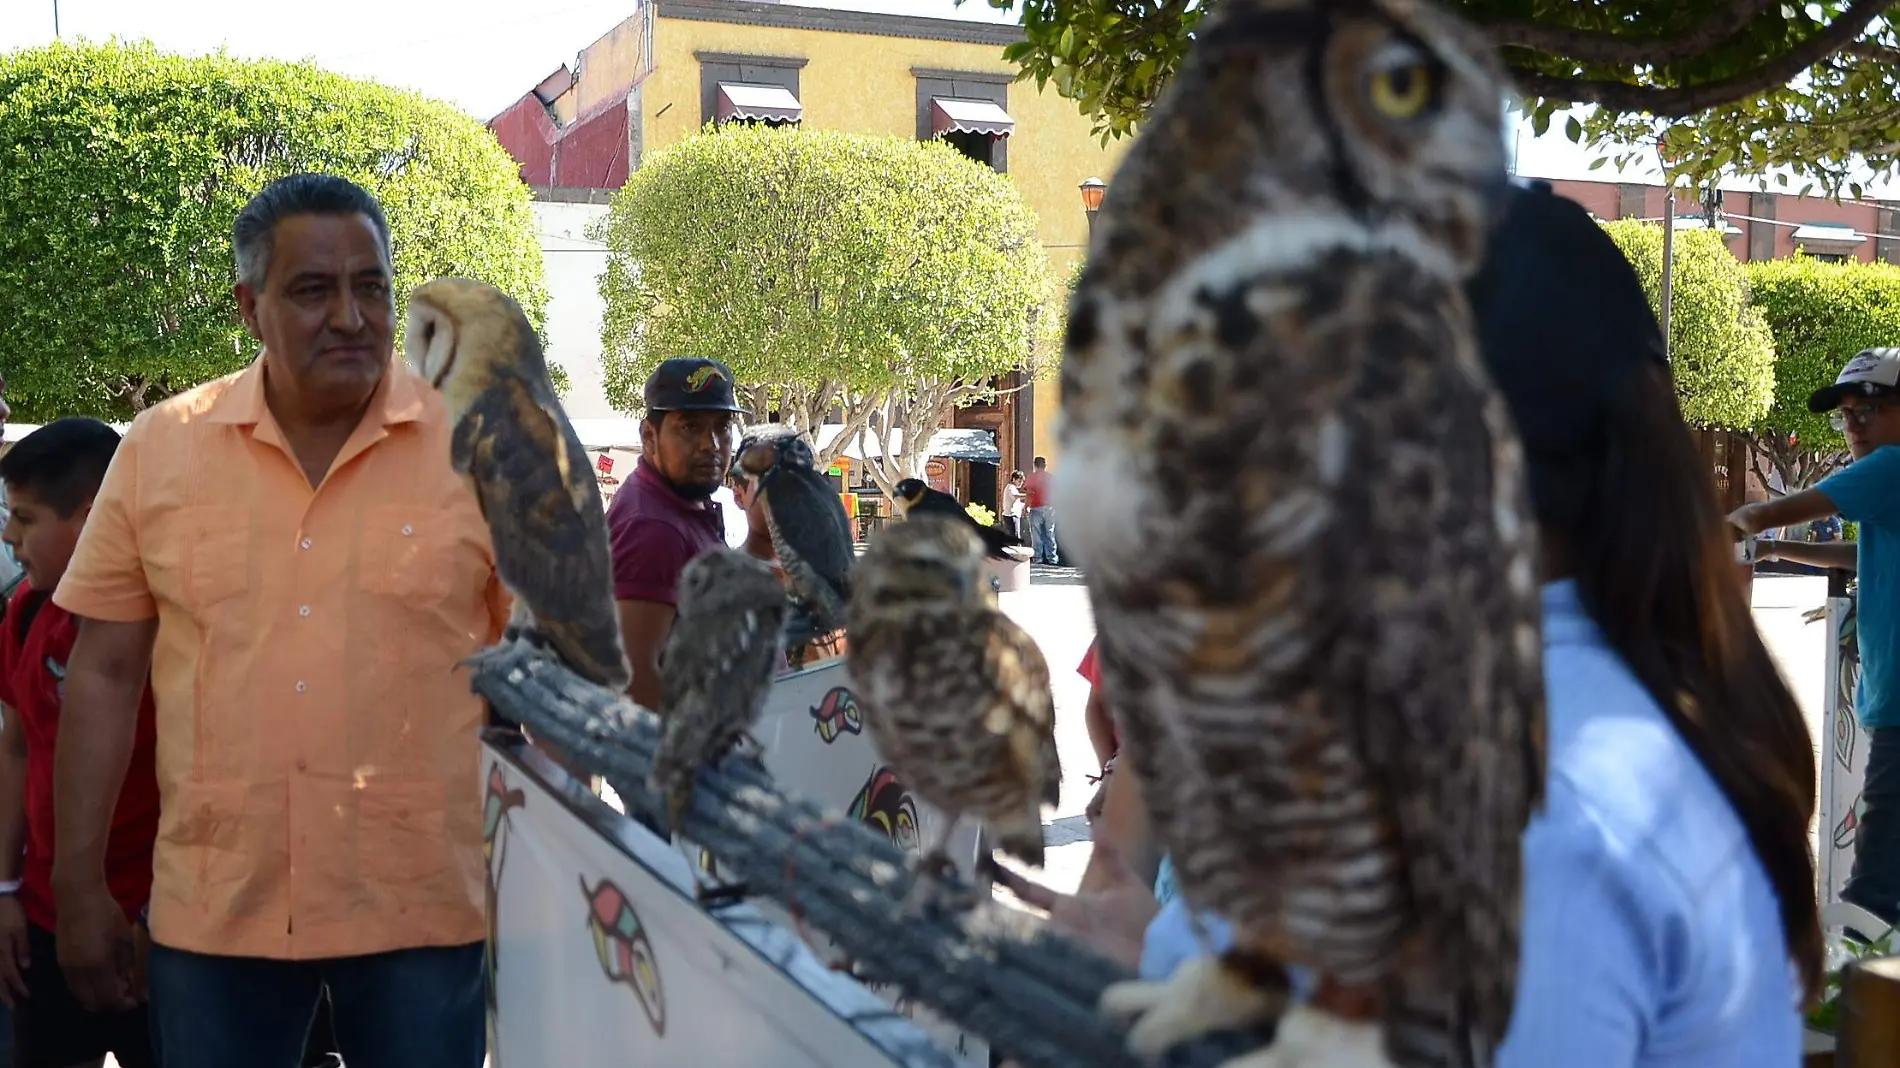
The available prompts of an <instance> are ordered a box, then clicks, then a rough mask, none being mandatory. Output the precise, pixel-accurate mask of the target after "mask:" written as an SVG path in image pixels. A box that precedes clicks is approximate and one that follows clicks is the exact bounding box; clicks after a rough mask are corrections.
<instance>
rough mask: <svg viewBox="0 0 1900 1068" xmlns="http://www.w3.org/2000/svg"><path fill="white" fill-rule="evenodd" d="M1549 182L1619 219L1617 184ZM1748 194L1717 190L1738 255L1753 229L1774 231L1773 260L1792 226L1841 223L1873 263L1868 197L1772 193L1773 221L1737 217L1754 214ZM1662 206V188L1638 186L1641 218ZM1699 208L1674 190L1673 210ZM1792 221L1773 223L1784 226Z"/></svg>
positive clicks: (1744, 255) (1876, 222)
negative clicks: (1733, 229) (1851, 230)
mask: <svg viewBox="0 0 1900 1068" xmlns="http://www.w3.org/2000/svg"><path fill="white" fill-rule="evenodd" d="M1550 184H1551V186H1552V187H1553V188H1554V189H1555V190H1556V191H1557V192H1558V193H1560V194H1562V195H1564V196H1566V197H1569V198H1570V199H1572V200H1574V201H1576V202H1577V203H1579V204H1582V205H1583V206H1584V208H1585V209H1587V210H1588V211H1589V212H1590V213H1591V214H1593V215H1595V216H1597V217H1598V218H1600V219H1620V218H1623V217H1624V216H1623V212H1622V210H1621V208H1622V187H1621V185H1620V184H1619V183H1616V182H1594V181H1577V180H1573V179H1567V178H1559V179H1553V180H1552V181H1551V183H1550ZM1752 201H1753V198H1752V197H1751V196H1750V195H1749V194H1748V193H1745V192H1736V191H1733V190H1725V191H1724V192H1723V193H1722V210H1723V211H1724V212H1727V213H1729V224H1730V225H1732V226H1735V227H1738V228H1740V229H1741V231H1742V232H1741V233H1739V234H1735V235H1733V236H1731V237H1730V238H1729V239H1728V247H1729V251H1731V252H1733V253H1735V255H1736V257H1737V258H1739V259H1744V260H1746V259H1748V258H1749V255H1748V250H1749V240H1750V238H1751V237H1752V236H1753V231H1754V230H1755V229H1756V228H1757V227H1765V228H1767V229H1768V230H1770V231H1772V232H1773V233H1774V235H1775V256H1774V258H1776V259H1782V258H1784V257H1788V256H1792V255H1794V248H1795V242H1794V231H1795V226H1798V225H1802V224H1806V223H1845V224H1846V225H1848V226H1852V227H1853V228H1854V232H1855V233H1858V234H1861V235H1863V236H1865V237H1866V238H1867V240H1865V241H1863V242H1861V243H1860V244H1859V245H1856V246H1854V250H1853V252H1854V258H1856V259H1859V260H1864V261H1870V262H1871V261H1872V260H1873V259H1874V258H1875V241H1874V235H1875V234H1877V233H1878V232H1879V229H1880V208H1879V205H1877V204H1875V203H1873V202H1871V201H1850V202H1848V203H1840V202H1837V201H1833V200H1829V199H1827V198H1826V197H1820V196H1805V197H1804V196H1799V195H1796V194H1793V193H1777V194H1775V200H1774V205H1775V206H1774V219H1775V222H1754V221H1751V220H1749V219H1744V218H1736V217H1735V216H1738V215H1754V214H1755V211H1754V209H1753V207H1752ZM1663 210H1664V201H1663V190H1662V187H1661V186H1659V185H1658V186H1645V187H1643V197H1642V210H1641V214H1638V215H1634V216H1633V217H1635V218H1640V219H1656V220H1659V221H1660V220H1661V218H1662V215H1663ZM1701 211H1702V203H1701V201H1700V200H1699V199H1698V198H1697V197H1696V196H1694V195H1685V194H1683V193H1680V192H1679V193H1677V195H1676V214H1678V215H1697V214H1700V213H1701ZM1788 223H1792V224H1794V225H1778V224H1788Z"/></svg>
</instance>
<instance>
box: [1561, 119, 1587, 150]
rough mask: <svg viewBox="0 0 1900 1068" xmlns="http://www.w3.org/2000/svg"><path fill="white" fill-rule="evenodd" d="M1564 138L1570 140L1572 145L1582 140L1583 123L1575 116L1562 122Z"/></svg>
mask: <svg viewBox="0 0 1900 1068" xmlns="http://www.w3.org/2000/svg"><path fill="white" fill-rule="evenodd" d="M1564 136H1566V137H1568V138H1570V140H1571V141H1572V142H1573V143H1579V142H1581V141H1582V140H1583V123H1582V122H1580V121H1579V120H1578V119H1577V117H1576V116H1575V115H1572V116H1570V118H1568V119H1566V120H1565V121H1564Z"/></svg>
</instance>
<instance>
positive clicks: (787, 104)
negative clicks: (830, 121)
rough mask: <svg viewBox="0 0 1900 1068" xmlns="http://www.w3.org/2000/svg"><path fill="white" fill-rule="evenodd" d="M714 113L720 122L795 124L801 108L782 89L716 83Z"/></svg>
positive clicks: (803, 113)
mask: <svg viewBox="0 0 1900 1068" xmlns="http://www.w3.org/2000/svg"><path fill="white" fill-rule="evenodd" d="M717 114H718V116H719V121H720V122H730V121H731V120H733V119H744V120H750V121H753V122H797V121H799V120H800V119H802V118H804V116H805V105H803V104H800V103H799V102H798V98H797V97H795V96H793V95H792V92H791V90H789V89H786V88H785V87H783V86H779V85H745V84H742V83H739V82H720V83H719V108H718V111H717Z"/></svg>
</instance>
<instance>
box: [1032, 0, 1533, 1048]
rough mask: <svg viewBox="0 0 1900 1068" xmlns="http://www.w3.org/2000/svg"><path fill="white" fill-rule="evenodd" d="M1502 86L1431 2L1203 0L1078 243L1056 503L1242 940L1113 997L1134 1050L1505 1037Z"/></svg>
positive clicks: (1473, 1041)
mask: <svg viewBox="0 0 1900 1068" xmlns="http://www.w3.org/2000/svg"><path fill="white" fill-rule="evenodd" d="M1506 91H1507V86H1506V83H1505V80H1504V77H1503V74H1502V71H1501V68H1500V66H1499V64H1498V62H1497V60H1496V59H1495V57H1494V56H1493V55H1492V54H1491V50H1490V48H1489V46H1488V44H1487V43H1486V41H1485V40H1484V39H1483V38H1482V37H1481V36H1479V35H1478V34H1477V33H1476V32H1474V31H1473V30H1472V29H1471V28H1469V27H1467V26H1465V25H1464V24H1462V23H1460V22H1457V21H1455V20H1454V19H1453V18H1451V17H1450V16H1448V15H1446V14H1444V13H1443V12H1441V11H1440V10H1438V9H1437V8H1435V7H1433V6H1431V5H1430V4H1426V3H1421V2H1417V0H1226V2H1224V3H1223V4H1222V5H1221V6H1220V8H1219V9H1218V11H1217V12H1216V13H1215V14H1213V15H1211V16H1210V17H1209V18H1208V20H1207V21H1206V22H1205V23H1203V25H1202V27H1201V30H1200V32H1199V33H1198V34H1197V39H1196V42H1195V45H1194V51H1193V54H1192V55H1191V57H1190V59H1189V60H1188V62H1187V63H1186V64H1185V66H1184V68H1183V70H1182V72H1181V74H1180V75H1179V77H1178V79H1177V80H1176V82H1175V83H1174V85H1173V86H1172V87H1171V89H1170V90H1169V91H1168V92H1167V93H1166V94H1165V96H1164V99H1163V100H1162V101H1161V102H1160V103H1159V104H1158V105H1157V107H1156V110H1155V112H1154V113H1153V114H1152V115H1151V116H1150V117H1149V118H1148V120H1147V121H1146V122H1145V123H1144V124H1143V128H1142V129H1143V132H1142V134H1141V136H1140V138H1139V139H1138V140H1137V142H1136V143H1135V144H1134V146H1133V147H1132V149H1131V150H1130V152H1129V154H1128V156H1127V158H1126V160H1125V162H1124V163H1123V164H1122V166H1121V168H1120V170H1119V171H1118V173H1117V175H1116V180H1115V183H1114V185H1113V187H1112V189H1111V190H1110V192H1109V194H1108V199H1107V202H1106V203H1105V204H1104V206H1103V208H1102V212H1101V215H1100V217H1099V218H1098V220H1097V222H1096V227H1095V234H1094V238H1093V244H1092V245H1091V249H1090V254H1089V258H1088V263H1087V267H1086V269H1085V271H1084V273H1083V276H1082V278H1081V280H1080V283H1079V285H1078V287H1077V290H1076V292H1075V295H1074V298H1073V302H1072V306H1071V309H1070V318H1069V323H1068V328H1067V338H1066V349H1067V353H1066V356H1065V357H1064V360H1063V365H1062V414H1061V419H1062V422H1061V428H1060V440H1061V444H1062V450H1063V451H1062V456H1063V458H1064V464H1063V466H1062V467H1061V468H1060V469H1059V471H1058V473H1057V475H1056V478H1055V499H1054V505H1055V507H1056V509H1057V513H1058V515H1060V516H1061V518H1062V529H1063V530H1064V531H1065V532H1067V533H1066V534H1065V535H1064V539H1063V547H1064V548H1065V549H1074V551H1075V553H1076V556H1077V557H1078V558H1079V560H1080V562H1081V565H1082V569H1083V574H1084V577H1085V581H1086V582H1087V584H1088V589H1089V595H1090V599H1091V602H1092V604H1093V606H1094V610H1095V618H1096V623H1097V626H1098V629H1099V636H1098V642H1099V644H1098V655H1099V663H1100V671H1101V680H1100V685H1101V689H1102V692H1103V693H1104V695H1105V696H1106V698H1107V700H1108V703H1109V704H1110V706H1111V707H1112V709H1113V711H1114V713H1115V715H1116V716H1117V718H1118V720H1119V722H1120V724H1121V727H1122V732H1123V738H1124V741H1125V744H1126V745H1127V746H1128V748H1129V752H1130V753H1131V755H1132V756H1134V757H1135V758H1136V759H1135V761H1134V767H1135V769H1136V772H1137V774H1138V775H1139V777H1140V783H1141V787H1142V794H1143V797H1144V799H1145V800H1146V801H1147V803H1148V805H1149V807H1150V809H1151V815H1152V817H1153V820H1154V827H1155V829H1156V833H1157V834H1158V836H1159V838H1160V840H1161V843H1162V844H1163V845H1164V846H1165V848H1166V849H1167V850H1168V851H1169V853H1170V854H1171V855H1172V857H1173V860H1174V863H1175V866H1176V869H1177V872H1178V875H1179V879H1180V885H1181V890H1182V893H1183V894H1184V895H1185V897H1186V899H1187V900H1188V902H1189V903H1190V904H1191V905H1193V906H1195V907H1197V908H1201V909H1208V910H1212V911H1214V912H1216V913H1219V914H1221V915H1222V916H1224V917H1225V918H1226V919H1228V920H1230V921H1231V922H1232V923H1233V924H1234V926H1235V930H1236V935H1237V937H1236V942H1235V946H1234V948H1233V950H1232V951H1230V952H1229V953H1227V954H1226V955H1224V956H1223V957H1221V958H1219V959H1214V960H1208V961H1203V962H1200V963H1197V964H1194V965H1190V966H1188V967H1185V968H1183V969H1182V970H1181V971H1180V972H1179V973H1177V974H1176V976H1174V977H1173V979H1171V980H1169V981H1167V982H1163V983H1155V984H1145V983H1134V984H1122V985H1117V986H1115V987H1112V988H1111V989H1110V990H1109V991H1108V992H1107V993H1106V994H1105V995H1104V998H1103V1009H1104V1011H1106V1012H1108V1013H1109V1014H1111V1015H1113V1016H1116V1017H1118V1018H1122V1019H1132V1020H1133V1021H1134V1025H1133V1027H1132V1029H1131V1030H1130V1032H1129V1041H1130V1045H1131V1047H1133V1048H1134V1050H1135V1051H1136V1052H1138V1053H1141V1054H1144V1055H1149V1056H1153V1055H1156V1054H1158V1053H1159V1052H1160V1051H1162V1050H1164V1049H1166V1048H1168V1047H1169V1046H1171V1045H1173V1044H1175V1043H1176V1042H1178V1041H1181V1040H1183V1039H1185V1038H1188V1037H1191V1036H1194V1035H1197V1034H1200V1033H1202V1032H1205V1031H1209V1030H1213V1029H1215V1028H1219V1027H1225V1026H1237V1025H1241V1024H1246V1023H1253V1022H1259V1021H1263V1020H1267V1019H1272V1018H1274V1017H1275V1016H1276V1015H1278V1014H1279V1013H1281V1012H1282V1011H1283V1010H1284V1013H1285V1015H1284V1016H1283V1017H1281V1018H1280V1019H1279V1025H1278V1028H1277V1034H1276V1038H1275V1041H1274V1043H1273V1044H1272V1045H1271V1046H1270V1047H1267V1048H1265V1049H1262V1050H1258V1051H1255V1052H1253V1053H1251V1054H1248V1055H1247V1056H1245V1057H1242V1058H1240V1059H1238V1060H1236V1061H1234V1062H1231V1063H1232V1065H1233V1066H1235V1068H1239V1066H1242V1065H1244V1066H1246V1068H1308V1066H1312V1068H1317V1066H1319V1065H1328V1066H1331V1065H1339V1066H1351V1068H1367V1066H1374V1065H1389V1064H1397V1065H1402V1066H1405V1068H1428V1066H1429V1068H1438V1066H1448V1065H1457V1066H1475V1065H1484V1064H1488V1063H1489V1062H1490V1059H1491V1056H1492V1052H1493V1051H1494V1050H1495V1049H1496V1048H1497V1047H1498V1045H1499V1044H1500V1042H1501V1041H1502V1039H1503V1036H1504V1034H1505V1030H1506V1028H1507V1025H1508V1023H1509V1021H1510V1017H1511V1011H1512V1005H1513V999H1514V996H1515V989H1516V977H1517V949H1518V947H1517V940H1518V925H1519V919H1520V899H1521V891H1522V876H1521V871H1520V867H1521V855H1520V846H1519V842H1520V837H1521V835H1522V832H1523V830H1524V828H1525V826H1526V824H1527V822H1528V820H1529V818H1530V816H1531V814H1532V812H1533V810H1534V809H1535V807H1536V806H1537V805H1538V804H1540V803H1541V798H1542V791H1543V781H1544V773H1545V765H1544V738H1543V731H1544V718H1543V717H1544V709H1543V682H1542V675H1541V664H1540V657H1541V645H1540V638H1539V619H1538V586H1537V575H1536V571H1535V567H1534V561H1535V549H1534V545H1533V533H1534V532H1533V530H1532V528H1531V523H1532V519H1531V512H1530V509H1529V505H1528V494H1527V491H1526V488H1525V485H1524V480H1525V473H1524V467H1523V459H1522V455H1521V452H1520V448H1519V445H1518V443H1517V440H1516V438H1515V435H1514V429H1513V427H1512V424H1511V420H1510V416H1509V413H1508V411H1507V409H1506V408H1505V407H1504V404H1503V402H1502V400H1501V399H1500V397H1499V396H1498V394H1497V393H1496V392H1495V391H1494V389H1493V388H1492V386H1491V384H1490V382H1489V380H1488V378H1487V376H1486V374H1485V372H1484V370H1483V367H1482V365H1481V363H1480V361H1479V352H1478V349H1477V344H1476V340H1475V339H1476V331H1475V329H1474V325H1473V322H1472V316H1471V310H1470V308H1469V306H1468V304H1467V301H1466V298H1465V295H1464V291H1463V284H1464V282H1465V280H1466V279H1467V278H1469V277H1470V276H1471V275H1472V274H1473V273H1474V272H1475V270H1476V268H1477V266H1478V263H1479V260H1480V258H1481V255H1482V252H1483V249H1484V246H1485V239H1486V235H1487V233H1488V229H1489V227H1490V225H1491V216H1492V213H1493V211H1494V210H1495V207H1496V206H1497V205H1498V204H1500V203H1501V202H1502V196H1501V194H1502V193H1503V191H1504V188H1505V183H1506V180H1507V179H1506V168H1505V159H1504V147H1503V137H1502V131H1501V129H1500V110H1501V109H1500V101H1502V100H1503V99H1504V96H1505V93H1506ZM1286 965H1295V966H1299V967H1301V968H1303V969H1306V970H1309V971H1310V972H1312V973H1314V974H1315V975H1316V976H1317V980H1318V984H1317V991H1316V993H1315V994H1314V996H1313V997H1312V998H1311V999H1310V1000H1308V1001H1306V1002H1304V1003H1301V1004H1298V1005H1293V1006H1286V1005H1285V1004H1284V1001H1283V997H1282V995H1283V992H1284V990H1285V989H1286V988H1285V983H1284V978H1285V975H1284V971H1283V970H1282V969H1283V966H1286Z"/></svg>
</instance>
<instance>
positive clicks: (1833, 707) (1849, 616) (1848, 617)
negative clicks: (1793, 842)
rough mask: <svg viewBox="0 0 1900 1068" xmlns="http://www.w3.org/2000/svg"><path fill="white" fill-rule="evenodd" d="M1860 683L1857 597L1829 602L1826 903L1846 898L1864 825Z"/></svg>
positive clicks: (1823, 842)
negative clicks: (1857, 837)
mask: <svg viewBox="0 0 1900 1068" xmlns="http://www.w3.org/2000/svg"><path fill="white" fill-rule="evenodd" d="M1859 686H1860V649H1859V645H1858V644H1857V642H1856V639H1855V633H1854V602H1853V600H1852V599H1851V598H1847V597H1831V598H1829V599H1828V602H1827V700H1826V702H1825V703H1824V704H1823V705H1822V708H1823V710H1824V723H1825V729H1824V731H1823V734H1824V737H1823V738H1822V739H1821V742H1822V745H1821V796H1820V815H1819V823H1820V827H1819V838H1820V846H1821V850H1820V857H1819V858H1818V859H1819V861H1820V869H1821V870H1820V876H1821V879H1820V889H1821V905H1822V907H1824V908H1825V907H1826V906H1827V905H1828V904H1829V903H1830V902H1834V901H1839V900H1840V899H1841V889H1842V888H1843V887H1845V886H1846V885H1847V874H1848V872H1849V871H1851V870H1852V869H1853V866H1854V837H1855V831H1856V830H1857V829H1858V828H1859V826H1860V815H1861V811H1862V809H1861V803H1860V794H1861V783H1862V782H1863V781H1864V780H1865V779H1866V777H1867V744H1868V739H1867V732H1866V731H1865V730H1863V729H1862V728H1861V725H1860V723H1859V722H1858V721H1857V720H1856V719H1855V718H1854V695H1855V691H1856V690H1857V689H1858V687H1859Z"/></svg>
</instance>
